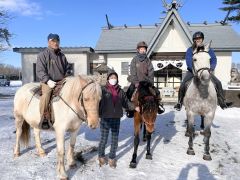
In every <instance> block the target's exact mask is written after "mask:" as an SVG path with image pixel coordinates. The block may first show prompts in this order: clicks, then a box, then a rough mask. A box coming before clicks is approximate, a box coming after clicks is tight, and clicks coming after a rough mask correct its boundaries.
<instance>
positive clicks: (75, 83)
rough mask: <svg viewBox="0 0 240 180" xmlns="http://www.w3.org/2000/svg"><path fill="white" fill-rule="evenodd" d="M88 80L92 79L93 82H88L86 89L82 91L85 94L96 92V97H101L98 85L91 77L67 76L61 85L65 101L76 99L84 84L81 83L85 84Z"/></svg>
mask: <svg viewBox="0 0 240 180" xmlns="http://www.w3.org/2000/svg"><path fill="white" fill-rule="evenodd" d="M90 81H93V83H91V84H89V85H88V86H87V87H86V89H87V91H84V92H85V95H86V96H93V95H95V94H97V95H98V97H99V98H101V88H100V86H99V85H98V83H97V82H95V81H94V79H93V78H91V77H90V76H86V75H81V76H72V77H67V78H66V82H65V85H64V86H63V89H62V94H63V98H64V99H65V100H66V101H67V102H73V101H75V102H76V101H78V98H79V95H80V93H81V91H82V88H83V86H84V85H83V84H86V83H88V82H90ZM76 103H77V102H76Z"/></svg>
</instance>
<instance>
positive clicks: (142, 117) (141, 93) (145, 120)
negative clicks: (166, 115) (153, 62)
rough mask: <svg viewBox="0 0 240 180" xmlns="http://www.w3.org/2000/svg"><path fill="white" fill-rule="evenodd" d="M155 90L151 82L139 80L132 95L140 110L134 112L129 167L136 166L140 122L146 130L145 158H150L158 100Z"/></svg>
mask: <svg viewBox="0 0 240 180" xmlns="http://www.w3.org/2000/svg"><path fill="white" fill-rule="evenodd" d="M155 96H156V94H155V91H154V90H153V89H152V86H151V83H149V82H147V81H140V82H139V86H138V89H137V91H136V93H135V94H134V95H133V103H134V104H135V105H136V106H139V107H140V112H135V113H134V152H133V155H132V160H131V162H130V168H136V166H137V149H138V145H139V133H140V129H141V126H142V124H143V125H144V126H146V130H147V136H146V138H147V154H146V159H152V154H151V151H150V143H151V134H152V132H153V131H154V124H155V120H156V117H157V112H158V102H157V99H156V98H155Z"/></svg>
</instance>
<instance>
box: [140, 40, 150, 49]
mask: <svg viewBox="0 0 240 180" xmlns="http://www.w3.org/2000/svg"><path fill="white" fill-rule="evenodd" d="M141 47H145V48H146V49H147V48H148V45H147V43H145V42H144V41H141V42H139V43H138V44H137V49H139V48H141Z"/></svg>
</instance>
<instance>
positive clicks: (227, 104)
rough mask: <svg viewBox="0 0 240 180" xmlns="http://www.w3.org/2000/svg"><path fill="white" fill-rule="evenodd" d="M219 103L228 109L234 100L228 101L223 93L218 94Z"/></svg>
mask: <svg viewBox="0 0 240 180" xmlns="http://www.w3.org/2000/svg"><path fill="white" fill-rule="evenodd" d="M218 104H219V106H220V107H221V108H222V109H226V108H229V107H230V106H232V105H233V102H226V101H225V99H224V97H222V96H221V95H218Z"/></svg>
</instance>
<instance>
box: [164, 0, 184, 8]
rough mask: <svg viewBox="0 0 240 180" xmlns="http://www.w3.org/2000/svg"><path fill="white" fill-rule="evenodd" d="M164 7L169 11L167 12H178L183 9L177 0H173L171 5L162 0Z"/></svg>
mask: <svg viewBox="0 0 240 180" xmlns="http://www.w3.org/2000/svg"><path fill="white" fill-rule="evenodd" d="M162 3H163V6H164V7H165V8H166V9H167V11H170V10H171V9H176V10H178V8H179V7H182V4H181V3H179V2H178V1H177V0H172V3H171V4H168V3H166V1H165V0H162Z"/></svg>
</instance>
